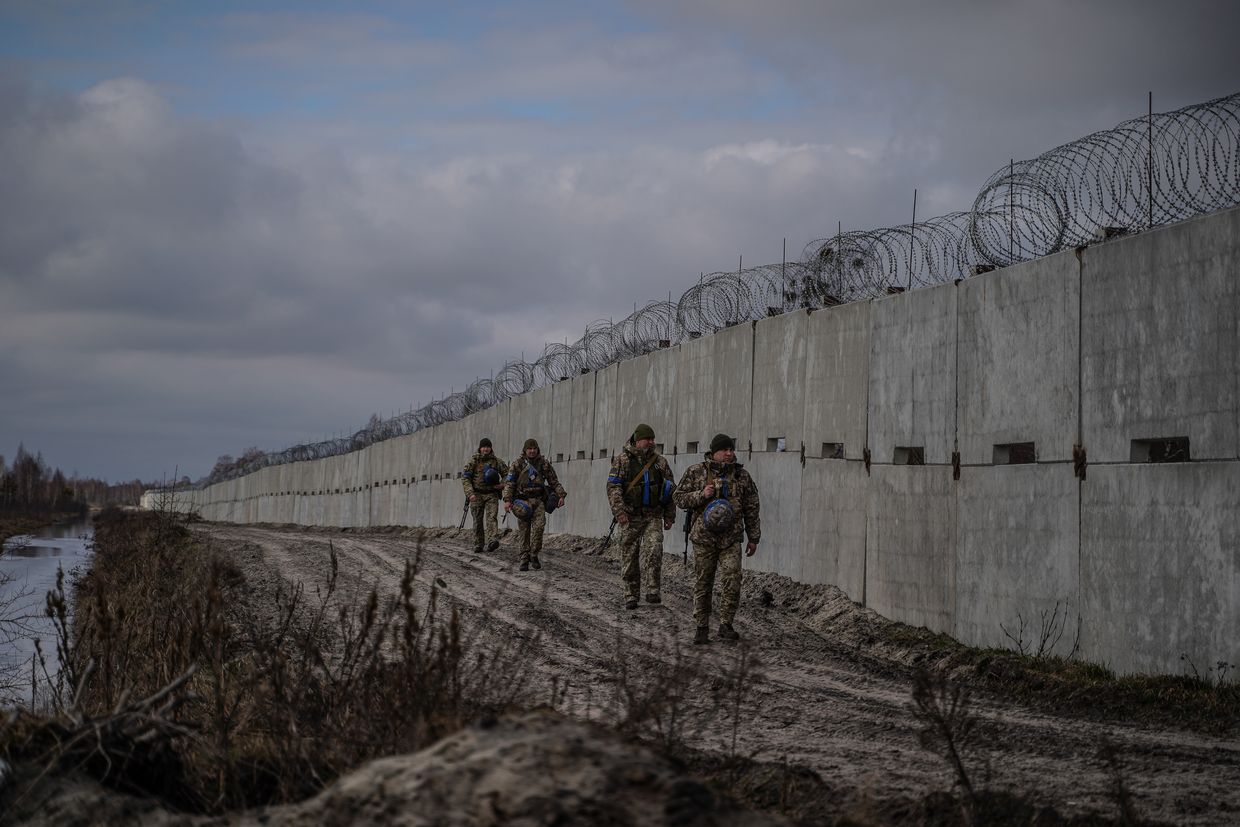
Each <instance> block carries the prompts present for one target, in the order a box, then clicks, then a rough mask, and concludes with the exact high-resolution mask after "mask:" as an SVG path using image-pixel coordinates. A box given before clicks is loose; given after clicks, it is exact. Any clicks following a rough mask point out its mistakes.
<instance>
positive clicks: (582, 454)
mask: <svg viewBox="0 0 1240 827" xmlns="http://www.w3.org/2000/svg"><path fill="white" fill-rule="evenodd" d="M585 458H586V452H585V451H578V452H577V459H585Z"/></svg>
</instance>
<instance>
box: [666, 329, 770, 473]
mask: <svg viewBox="0 0 1240 827" xmlns="http://www.w3.org/2000/svg"><path fill="white" fill-rule="evenodd" d="M753 331H754V328H753V325H752V324H741V325H737V326H736V327H730V328H727V329H725V330H720V331H719V332H718V333H715V334H714V335H711V336H704V337H702V338H701V339H694V340H692V341H688V342H685V343H683V344H681V345H680V375H679V380H678V383H677V394H676V423H677V425H676V429H677V432H678V435H679V438H680V441H681V443H682V444H681V445H680V446H679V448H680V451H687V452H689V453H693V452H692V451H690V450H689V449H688V448H686V447H685V443H690V442H697V443H698V446H699V449H700V450H703V451H704V450H706V446H707V445H708V444H709V442H710V438H711V437H712V436H714V435H715V434H717V433H721V432H722V433H726V434H728V435H730V436H733V437H735V438H736V439H737V441H738V443H739V444H738V446H737V447H738V448H741V449H744V448H746V447H748V446H747V444H746V443H748V441H749V434H750V433H751V428H750V422H751V416H750V413H751V411H750V408H751V406H752V401H753V387H752V386H753V335H754V333H753ZM669 453H670V452H669Z"/></svg>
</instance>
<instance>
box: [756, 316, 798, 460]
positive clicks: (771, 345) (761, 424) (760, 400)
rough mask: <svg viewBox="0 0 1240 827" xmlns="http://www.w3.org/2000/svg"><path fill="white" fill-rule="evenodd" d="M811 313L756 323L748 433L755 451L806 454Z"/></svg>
mask: <svg viewBox="0 0 1240 827" xmlns="http://www.w3.org/2000/svg"><path fill="white" fill-rule="evenodd" d="M808 326H809V314H808V313H807V312H806V311H804V310H798V311H795V312H793V313H785V314H783V315H782V316H772V317H770V318H766V319H762V320H761V321H759V322H758V323H757V324H756V325H755V326H754V343H753V399H752V403H751V404H752V407H753V413H752V416H751V422H750V430H749V433H748V434H746V435H745V439H746V440H747V441H748V442H750V443H751V444H752V445H753V449H754V450H755V451H777V450H781V449H780V447H779V446H780V443H782V445H783V448H782V450H786V451H789V452H792V453H795V454H797V455H798V457H799V456H800V453H801V445H802V443H803V442H804V441H805V366H806V351H807V349H808V336H807V330H808Z"/></svg>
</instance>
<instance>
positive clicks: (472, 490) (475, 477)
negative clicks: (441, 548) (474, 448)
mask: <svg viewBox="0 0 1240 827" xmlns="http://www.w3.org/2000/svg"><path fill="white" fill-rule="evenodd" d="M507 473H508V464H507V463H506V462H504V461H503V460H502V459H500V458H499V457H497V456H495V453H494V451H493V450H492V448H491V440H489V439H487V438H486V437H483V438H482V439H481V440H479V441H478V453H476V454H474V455H473V456H472V457H470V459H469V462H467V463H465V468H464V470H462V471H461V485H462V486H464V488H465V497H466V498H467V499H468V500H469V510H470V512H471V513H472V514H473V516H474V553H475V554H477V553H479V552H481V551H482V547H483V543H485V544H486V550H487V551H495V549H497V548H499V520H498V517H499V492H500V489H501V488H503V486H504V476H505V475H506V474H507Z"/></svg>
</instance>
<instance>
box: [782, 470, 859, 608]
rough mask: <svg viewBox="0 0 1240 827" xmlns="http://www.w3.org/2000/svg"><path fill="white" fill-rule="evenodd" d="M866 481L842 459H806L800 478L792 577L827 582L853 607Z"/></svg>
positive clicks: (856, 587)
mask: <svg viewBox="0 0 1240 827" xmlns="http://www.w3.org/2000/svg"><path fill="white" fill-rule="evenodd" d="M869 480H870V478H869V476H868V475H867V474H866V472H865V466H864V465H863V464H862V463H860V462H852V461H846V460H842V459H812V458H811V459H807V460H806V461H805V470H804V471H803V473H802V475H801V515H800V519H801V572H800V574H799V575H797V579H798V580H800V581H801V582H803V583H830V584H831V585H833V586H837V587H839V588H840V589H842V590H843V591H844V592H845V593H846V594H847V595H848V596H849V597H850V598H852V599H853V600H855V601H857V602H858V603H859V602H861V600H862V594H863V592H864V590H865V532H866V504H867V499H868V495H869ZM772 495H773V496H783V495H782V493H779V492H772Z"/></svg>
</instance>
